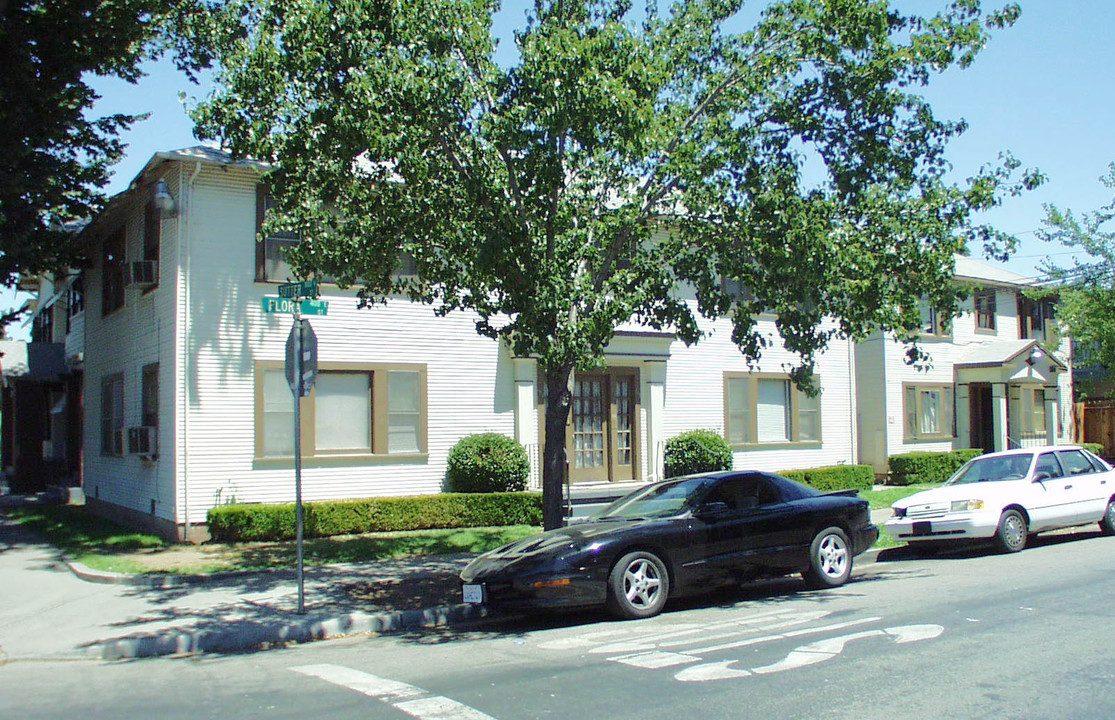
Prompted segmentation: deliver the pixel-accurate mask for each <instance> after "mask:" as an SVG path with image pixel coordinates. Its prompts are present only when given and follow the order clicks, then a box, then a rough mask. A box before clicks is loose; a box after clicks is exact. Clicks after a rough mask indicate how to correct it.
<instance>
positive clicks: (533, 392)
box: [511, 358, 542, 487]
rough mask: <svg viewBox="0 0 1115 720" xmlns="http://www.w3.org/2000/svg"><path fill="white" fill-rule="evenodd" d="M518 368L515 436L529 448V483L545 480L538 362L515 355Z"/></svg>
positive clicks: (534, 483) (538, 485) (513, 360)
mask: <svg viewBox="0 0 1115 720" xmlns="http://www.w3.org/2000/svg"><path fill="white" fill-rule="evenodd" d="M511 363H512V364H513V365H514V368H515V439H516V440H518V441H519V442H520V443H522V444H523V447H525V448H526V449H527V458H528V459H529V460H530V484H531V486H532V487H540V484H541V482H542V452H541V447H540V446H539V443H538V402H537V397H538V395H537V384H538V363H537V361H535V360H534V359H532V358H513V359H512V360H511Z"/></svg>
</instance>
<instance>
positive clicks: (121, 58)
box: [0, 0, 207, 285]
mask: <svg viewBox="0 0 1115 720" xmlns="http://www.w3.org/2000/svg"><path fill="white" fill-rule="evenodd" d="M205 2H206V0H166V1H164V0H111V1H110V0H88V1H85V2H81V3H77V4H75V3H64V2H42V1H41V0H10V1H8V2H2V3H0V7H2V10H0V18H2V20H0V67H3V68H4V71H3V72H2V73H0V98H3V101H2V102H0V178H2V180H0V247H2V252H0V284H3V285H11V284H12V283H13V281H14V279H15V277H16V275H19V274H25V275H31V276H34V275H35V274H37V273H39V272H41V271H47V270H50V271H64V270H67V269H69V268H75V267H81V266H82V265H83V258H82V254H81V253H82V251H83V250H84V249H85V246H84V245H82V244H80V243H75V242H74V241H73V236H72V234H71V233H70V232H67V231H66V230H65V229H64V228H63V225H64V224H65V223H67V222H69V221H73V220H81V219H86V218H88V217H90V216H92V215H93V214H95V213H96V212H98V211H99V209H100V207H101V206H102V204H103V202H104V195H103V193H102V191H101V189H102V188H103V187H104V186H105V185H106V184H107V183H108V180H109V175H110V172H111V171H110V167H111V166H112V165H113V164H114V163H115V162H116V161H117V160H119V159H120V157H121V155H122V153H123V150H124V145H123V143H122V142H121V141H120V138H119V134H120V133H121V132H123V131H125V130H127V129H128V128H130V127H131V126H132V124H133V123H135V122H136V121H138V120H142V119H143V117H144V116H142V115H129V114H114V115H109V116H106V117H101V118H96V117H92V116H91V115H90V111H91V109H92V107H93V103H94V101H95V100H96V99H97V95H96V93H94V91H93V89H92V88H91V87H90V86H89V85H88V84H87V82H86V81H87V80H88V79H89V78H90V76H92V75H97V76H101V77H115V78H119V79H121V80H124V81H127V82H130V83H134V82H136V80H137V79H138V78H140V77H141V76H142V75H143V73H142V72H141V70H140V69H139V64H140V63H141V62H142V61H144V60H147V59H150V58H151V57H153V56H154V55H155V54H157V53H158V52H159V50H161V49H162V48H164V47H166V46H168V45H173V46H174V47H175V56H176V58H178V62H179V66H180V67H183V68H184V69H185V68H197V67H198V66H199V65H202V64H204V63H205V62H206V61H207V56H206V54H205V52H204V51H198V52H196V53H195V52H193V51H192V50H189V49H188V48H189V47H190V46H191V45H192V42H193V41H192V40H188V39H186V35H187V34H188V33H186V32H179V31H184V30H185V28H186V26H187V25H192V24H193V22H194V21H195V20H196V18H198V17H201V16H203V15H204V13H202V12H201V6H202V5H203V4H204V3H205ZM188 18H193V19H188ZM191 58H192V59H191ZM140 110H141V111H142V108H140Z"/></svg>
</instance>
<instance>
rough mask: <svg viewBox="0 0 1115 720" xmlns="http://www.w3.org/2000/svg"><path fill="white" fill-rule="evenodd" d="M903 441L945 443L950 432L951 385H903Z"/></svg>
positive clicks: (950, 435) (949, 437) (951, 414)
mask: <svg viewBox="0 0 1115 720" xmlns="http://www.w3.org/2000/svg"><path fill="white" fill-rule="evenodd" d="M903 387H904V390H905V398H904V405H905V407H904V411H905V415H906V439H907V440H947V439H951V438H952V437H953V436H954V435H955V433H954V432H953V411H952V410H953V387H952V386H951V385H905V386H903Z"/></svg>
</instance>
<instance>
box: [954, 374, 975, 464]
mask: <svg viewBox="0 0 1115 720" xmlns="http://www.w3.org/2000/svg"><path fill="white" fill-rule="evenodd" d="M954 412H955V413H956V417H955V420H956V447H958V448H970V447H972V410H971V405H970V401H969V397H968V383H962V384H959V385H957V386H956V407H955V408H954Z"/></svg>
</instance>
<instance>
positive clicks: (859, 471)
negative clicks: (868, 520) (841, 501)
mask: <svg viewBox="0 0 1115 720" xmlns="http://www.w3.org/2000/svg"><path fill="white" fill-rule="evenodd" d="M778 474H779V475H781V476H782V477H784V478H789V479H790V480H796V481H797V482H799V483H801V484H803V485H808V486H809V487H811V488H813V489H815V490H820V491H821V492H835V491H837V490H850V489H852V488H855V489H856V490H870V489H871V488H872V486H874V484H875V468H873V467H871V466H870V465H830V466H828V467H819V468H809V469H807V470H787V471H785V472H780V473H778Z"/></svg>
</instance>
